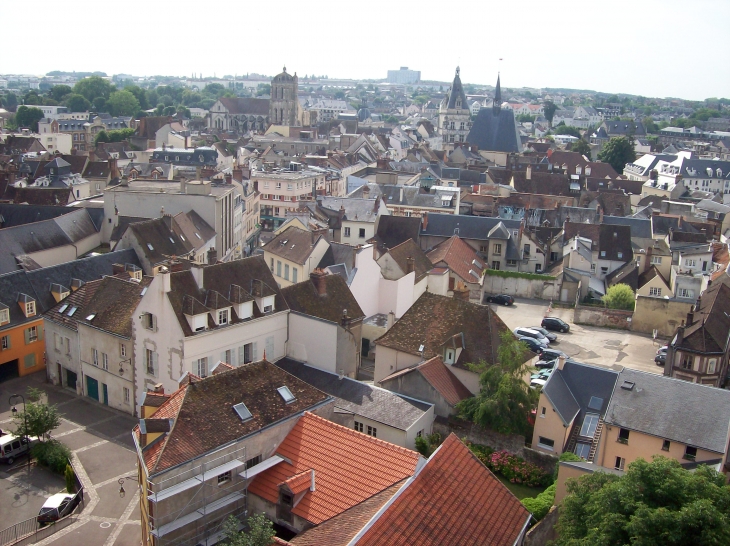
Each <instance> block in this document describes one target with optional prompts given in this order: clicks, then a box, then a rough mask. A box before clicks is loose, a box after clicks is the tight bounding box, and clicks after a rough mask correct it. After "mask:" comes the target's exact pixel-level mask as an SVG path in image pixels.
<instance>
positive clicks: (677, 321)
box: [631, 296, 692, 338]
mask: <svg viewBox="0 0 730 546" xmlns="http://www.w3.org/2000/svg"><path fill="white" fill-rule="evenodd" d="M690 309H692V303H688V302H683V301H677V300H665V299H664V298H652V297H649V296H637V297H636V309H635V310H634V318H633V320H632V321H631V329H632V330H634V331H635V332H642V333H644V334H652V333H653V332H654V330H657V336H659V337H665V338H668V337H672V336H673V335H674V334H675V332H676V331H677V326H680V325H681V324H682V321H684V320H686V319H687V313H688V312H689V311H690Z"/></svg>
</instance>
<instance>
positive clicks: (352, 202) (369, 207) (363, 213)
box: [319, 196, 377, 222]
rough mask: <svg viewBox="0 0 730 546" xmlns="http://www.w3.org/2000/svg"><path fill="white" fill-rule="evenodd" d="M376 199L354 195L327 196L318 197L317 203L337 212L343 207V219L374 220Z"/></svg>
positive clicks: (355, 220)
mask: <svg viewBox="0 0 730 546" xmlns="http://www.w3.org/2000/svg"><path fill="white" fill-rule="evenodd" d="M376 201H377V199H361V198H356V197H329V196H324V197H321V198H320V199H319V205H320V206H321V207H323V208H326V209H329V210H330V211H332V212H334V213H337V212H339V211H340V210H341V209H344V211H345V216H344V217H343V220H348V221H350V222H375V220H376V218H377V207H376Z"/></svg>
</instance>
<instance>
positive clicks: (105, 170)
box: [82, 161, 111, 178]
mask: <svg viewBox="0 0 730 546" xmlns="http://www.w3.org/2000/svg"><path fill="white" fill-rule="evenodd" d="M82 176H83V177H84V178H108V177H110V176H111V169H110V168H109V162H108V161H89V162H88V163H87V164H86V168H85V169H84V173H83V175H82Z"/></svg>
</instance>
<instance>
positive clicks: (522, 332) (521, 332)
mask: <svg viewBox="0 0 730 546" xmlns="http://www.w3.org/2000/svg"><path fill="white" fill-rule="evenodd" d="M514 333H515V335H516V336H518V337H520V336H522V337H531V338H532V339H536V340H537V341H538V342H539V343H540V345H542V346H543V347H545V348H547V346H548V345H550V340H549V339H548V338H546V337H545V336H544V335H542V334H541V333H540V332H538V331H537V330H533V329H532V328H525V327H524V326H520V327H519V328H515V330H514Z"/></svg>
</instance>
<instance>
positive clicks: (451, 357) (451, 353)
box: [444, 349, 456, 364]
mask: <svg viewBox="0 0 730 546" xmlns="http://www.w3.org/2000/svg"><path fill="white" fill-rule="evenodd" d="M455 360H456V351H455V350H454V349H446V352H445V353H444V363H445V364H453V363H454V362H455Z"/></svg>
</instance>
